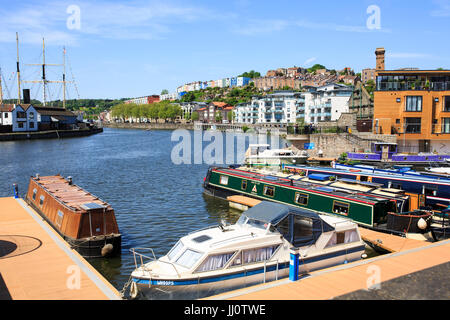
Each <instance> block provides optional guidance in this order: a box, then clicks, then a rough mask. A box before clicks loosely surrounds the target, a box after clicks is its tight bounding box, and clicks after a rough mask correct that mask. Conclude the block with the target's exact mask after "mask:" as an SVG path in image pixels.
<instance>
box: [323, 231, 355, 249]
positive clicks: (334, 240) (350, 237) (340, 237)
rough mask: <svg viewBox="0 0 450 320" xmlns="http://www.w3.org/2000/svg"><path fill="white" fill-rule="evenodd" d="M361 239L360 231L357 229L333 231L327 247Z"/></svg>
mask: <svg viewBox="0 0 450 320" xmlns="http://www.w3.org/2000/svg"><path fill="white" fill-rule="evenodd" d="M357 241H359V236H358V232H357V231H356V230H347V231H343V232H336V233H333V235H332V236H331V239H330V240H329V241H328V243H327V245H326V246H325V247H331V246H336V245H338V244H343V243H351V242H357Z"/></svg>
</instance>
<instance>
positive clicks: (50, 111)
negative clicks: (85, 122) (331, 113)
mask: <svg viewBox="0 0 450 320" xmlns="http://www.w3.org/2000/svg"><path fill="white" fill-rule="evenodd" d="M34 108H35V109H36V111H37V112H39V113H40V114H41V115H43V116H68V117H76V114H74V113H73V112H72V111H69V110H66V109H64V108H52V107H34Z"/></svg>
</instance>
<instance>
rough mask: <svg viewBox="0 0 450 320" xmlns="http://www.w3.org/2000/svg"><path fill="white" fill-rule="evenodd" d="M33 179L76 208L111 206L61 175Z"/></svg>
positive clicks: (63, 202)
mask: <svg viewBox="0 0 450 320" xmlns="http://www.w3.org/2000/svg"><path fill="white" fill-rule="evenodd" d="M32 179H33V180H34V181H35V182H36V183H37V184H38V185H40V186H41V187H42V188H43V189H44V190H45V191H46V192H47V193H48V194H50V195H51V196H52V197H54V198H55V199H57V200H58V201H59V202H61V203H62V204H64V205H66V206H68V207H70V208H72V209H74V210H77V211H87V210H89V209H98V208H99V206H100V207H101V208H103V207H104V208H107V207H110V205H109V204H108V203H106V202H105V201H103V200H101V199H100V198H98V197H96V196H94V195H93V194H91V193H89V192H87V191H86V190H84V189H82V188H81V187H79V186H77V185H75V184H69V181H67V180H66V179H65V178H64V177H62V176H60V175H56V176H45V177H39V178H36V177H32Z"/></svg>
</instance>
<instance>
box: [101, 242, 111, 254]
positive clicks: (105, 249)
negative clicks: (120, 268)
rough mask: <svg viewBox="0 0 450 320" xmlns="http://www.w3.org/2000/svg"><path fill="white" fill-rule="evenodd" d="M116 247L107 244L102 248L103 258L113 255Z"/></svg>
mask: <svg viewBox="0 0 450 320" xmlns="http://www.w3.org/2000/svg"><path fill="white" fill-rule="evenodd" d="M113 249H114V247H113V245H112V244H111V243H107V244H105V245H104V246H103V248H102V252H101V253H102V257H106V256H108V255H110V254H111V252H112V251H113Z"/></svg>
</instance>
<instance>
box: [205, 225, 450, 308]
mask: <svg viewBox="0 0 450 320" xmlns="http://www.w3.org/2000/svg"><path fill="white" fill-rule="evenodd" d="M365 230H367V229H364V231H363V232H365ZM369 231H371V230H369ZM363 232H361V234H363ZM372 232H374V233H375V234H374V233H372ZM365 236H366V237H370V238H372V240H373V237H376V239H378V240H381V241H384V243H385V245H386V249H390V250H398V251H396V252H394V253H390V254H385V255H381V256H377V257H374V258H369V259H365V260H360V261H356V262H352V263H348V264H344V265H339V266H335V267H332V268H328V269H324V270H318V271H315V272H312V273H310V274H309V275H307V276H304V277H303V278H301V279H300V280H298V281H295V282H293V281H290V280H289V279H283V280H278V281H273V282H268V283H265V284H260V285H257V286H254V287H249V288H243V289H239V290H236V291H231V292H227V293H223V294H220V295H216V296H212V297H208V298H206V299H208V300H228V299H231V300H322V299H334V298H337V297H340V296H343V295H346V294H349V293H352V292H356V291H359V290H366V291H368V290H371V289H377V288H378V287H377V286H379V287H380V288H381V287H382V286H383V282H386V281H389V280H392V279H397V278H400V277H402V276H407V275H410V274H412V273H415V272H419V271H422V270H425V269H429V268H433V267H436V266H439V265H443V264H445V263H448V262H449V261H450V240H445V241H440V242H435V243H430V242H425V241H418V240H412V239H407V238H400V237H397V236H391V237H395V238H399V239H395V242H393V241H392V240H394V239H393V238H390V237H384V236H385V234H384V233H379V232H375V231H371V232H370V233H366V235H365ZM389 239H391V241H389ZM417 290H419V289H417ZM414 294H415V293H414V292H411V296H414Z"/></svg>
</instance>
